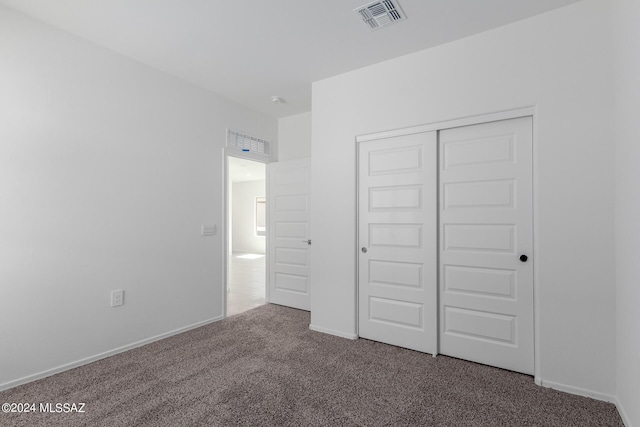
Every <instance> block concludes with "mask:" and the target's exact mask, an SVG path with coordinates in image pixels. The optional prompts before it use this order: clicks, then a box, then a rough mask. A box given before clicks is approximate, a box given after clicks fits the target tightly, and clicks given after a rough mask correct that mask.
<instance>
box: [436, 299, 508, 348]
mask: <svg viewBox="0 0 640 427" xmlns="http://www.w3.org/2000/svg"><path fill="white" fill-rule="evenodd" d="M444 311H445V313H444V323H445V324H444V331H445V333H447V334H455V335H464V336H466V337H469V338H475V339H479V340H486V341H491V342H495V343H500V344H510V345H515V344H516V330H515V329H516V318H515V317H514V316H508V315H504V314H495V313H486V312H484V311H476V310H467V309H464V308H457V307H445V308H444Z"/></svg>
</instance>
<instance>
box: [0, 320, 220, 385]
mask: <svg viewBox="0 0 640 427" xmlns="http://www.w3.org/2000/svg"><path fill="white" fill-rule="evenodd" d="M223 318H224V316H217V317H213V318H211V319H208V320H203V321H202V322H197V323H193V324H191V325H188V326H184V327H182V328H178V329H174V330H172V331H169V332H165V333H163V334H160V335H155V336H153V337H150V338H146V339H143V340H140V341H136V342H134V343H131V344H127V345H125V346H122V347H118V348H114V349H113V350H108V351H105V352H103V353H98V354H96V355H94V356H89V357H85V358H84V359H80V360H76V361H75V362H71V363H66V364H64V365H60V366H58V367H55V368H52V369H47V370H46V371H42V372H38V373H36V374H33V375H27V376H26V377H22V378H18V379H17V380H13V381H9V382H6V383H2V384H0V391H5V390H8V389H10V388H14V387H17V386H19V385H22V384H27V383H30V382H32V381H36V380H40V379H42V378H46V377H50V376H51V375H55V374H59V373H61V372H64V371H68V370H70V369H73V368H77V367H78V366H82V365H87V364H89V363H92V362H95V361H96V360H100V359H104V358H107V357H110V356H114V355H116V354H118V353H123V352H125V351H128V350H133V349H134V348H137V347H142V346H143V345H146V344H151V343H152V342H154V341H159V340H161V339H164V338H169V337H170V336H173V335H178V334H181V333H183V332H187V331H189V330H191V329H195V328H199V327H200V326H205V325H208V324H209V323H214V322H217V321H219V320H222V319H223Z"/></svg>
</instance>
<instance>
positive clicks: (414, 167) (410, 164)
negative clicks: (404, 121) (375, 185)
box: [369, 145, 422, 176]
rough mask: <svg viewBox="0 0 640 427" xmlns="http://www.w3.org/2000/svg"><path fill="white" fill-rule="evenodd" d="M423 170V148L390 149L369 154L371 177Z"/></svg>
mask: <svg viewBox="0 0 640 427" xmlns="http://www.w3.org/2000/svg"><path fill="white" fill-rule="evenodd" d="M420 170H422V146H420V145H418V146H415V147H401V148H390V149H386V150H378V151H372V152H370V153H369V175H371V176H373V175H386V174H391V173H406V172H414V171H420Z"/></svg>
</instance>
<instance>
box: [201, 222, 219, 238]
mask: <svg viewBox="0 0 640 427" xmlns="http://www.w3.org/2000/svg"><path fill="white" fill-rule="evenodd" d="M217 232H218V227H216V225H215V224H213V225H205V224H202V229H201V231H200V234H201V235H202V236H215V235H216V233H217Z"/></svg>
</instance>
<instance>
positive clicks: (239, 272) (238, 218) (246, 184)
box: [226, 156, 267, 316]
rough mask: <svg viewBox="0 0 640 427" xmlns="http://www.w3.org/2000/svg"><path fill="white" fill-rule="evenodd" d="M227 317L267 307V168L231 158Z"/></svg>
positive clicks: (257, 163)
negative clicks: (263, 306)
mask: <svg viewBox="0 0 640 427" xmlns="http://www.w3.org/2000/svg"><path fill="white" fill-rule="evenodd" d="M227 162H228V163H227V208H228V213H227V215H228V216H227V218H228V221H227V230H226V232H227V260H228V261H227V283H226V289H227V298H226V313H227V316H233V315H234V314H238V313H242V312H245V311H247V310H250V309H252V308H255V307H258V306H260V305H263V304H265V303H266V251H267V246H266V234H267V229H266V227H267V222H266V221H267V217H266V209H267V198H266V165H265V164H264V163H261V162H257V161H252V160H249V159H244V158H239V157H233V156H227Z"/></svg>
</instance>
